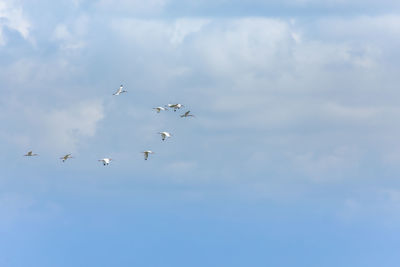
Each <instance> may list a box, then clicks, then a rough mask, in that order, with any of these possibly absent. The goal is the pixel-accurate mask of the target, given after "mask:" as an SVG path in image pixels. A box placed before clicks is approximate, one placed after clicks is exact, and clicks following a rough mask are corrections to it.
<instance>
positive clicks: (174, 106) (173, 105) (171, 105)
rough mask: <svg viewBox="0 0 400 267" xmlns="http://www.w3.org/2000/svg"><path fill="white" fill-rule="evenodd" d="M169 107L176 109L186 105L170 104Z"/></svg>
mask: <svg viewBox="0 0 400 267" xmlns="http://www.w3.org/2000/svg"><path fill="white" fill-rule="evenodd" d="M167 107H169V108H172V109H174V111H176V110H178V109H180V108H182V107H184V106H183V105H182V104H168V105H167Z"/></svg>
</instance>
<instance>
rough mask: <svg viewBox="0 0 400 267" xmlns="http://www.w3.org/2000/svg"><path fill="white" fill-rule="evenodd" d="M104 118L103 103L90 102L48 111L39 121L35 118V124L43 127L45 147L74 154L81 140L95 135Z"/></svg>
mask: <svg viewBox="0 0 400 267" xmlns="http://www.w3.org/2000/svg"><path fill="white" fill-rule="evenodd" d="M42 112H43V111H42ZM103 118H104V111H103V105H102V103H101V102H100V101H88V102H81V103H78V104H75V105H73V106H71V107H69V108H65V109H57V110H50V111H47V112H45V113H42V114H40V115H39V120H38V119H37V118H35V119H34V122H35V123H37V125H41V126H42V127H43V129H42V131H43V132H42V134H43V136H42V137H39V138H41V141H42V143H43V145H44V146H46V147H48V148H52V149H53V150H64V151H70V152H74V151H76V150H77V145H78V144H79V142H80V141H81V138H85V137H92V136H94V135H95V133H96V127H97V123H98V122H99V121H100V120H102V119H103Z"/></svg>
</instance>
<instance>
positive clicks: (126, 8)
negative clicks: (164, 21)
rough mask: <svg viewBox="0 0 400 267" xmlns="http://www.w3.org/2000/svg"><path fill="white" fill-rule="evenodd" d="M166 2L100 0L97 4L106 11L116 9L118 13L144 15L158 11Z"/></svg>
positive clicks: (151, 0)
mask: <svg viewBox="0 0 400 267" xmlns="http://www.w3.org/2000/svg"><path fill="white" fill-rule="evenodd" d="M166 4H167V0H148V1H140V0H116V1H115V0H100V1H99V2H98V3H97V6H98V8H100V9H102V10H107V11H108V12H112V11H116V12H119V13H121V12H122V13H124V12H128V13H129V15H133V14H136V15H144V14H157V13H160V12H161V11H162V10H163V9H164V7H165V5H166Z"/></svg>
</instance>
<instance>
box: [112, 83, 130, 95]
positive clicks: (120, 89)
mask: <svg viewBox="0 0 400 267" xmlns="http://www.w3.org/2000/svg"><path fill="white" fill-rule="evenodd" d="M122 88H123V86H122V84H121V86H120V87H119V88H118V90H117V91H116V92H115V93H114V94H113V95H120V94H122V93H126V92H128V91H126V90H122Z"/></svg>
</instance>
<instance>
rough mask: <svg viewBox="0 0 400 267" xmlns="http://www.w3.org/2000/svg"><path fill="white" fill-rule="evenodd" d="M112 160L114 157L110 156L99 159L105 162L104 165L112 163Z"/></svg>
mask: <svg viewBox="0 0 400 267" xmlns="http://www.w3.org/2000/svg"><path fill="white" fill-rule="evenodd" d="M111 160H112V159H110V158H104V159H99V160H98V161H101V162H103V165H104V166H106V165H108V164H110V161H111Z"/></svg>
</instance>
